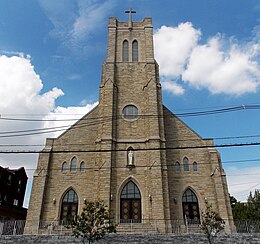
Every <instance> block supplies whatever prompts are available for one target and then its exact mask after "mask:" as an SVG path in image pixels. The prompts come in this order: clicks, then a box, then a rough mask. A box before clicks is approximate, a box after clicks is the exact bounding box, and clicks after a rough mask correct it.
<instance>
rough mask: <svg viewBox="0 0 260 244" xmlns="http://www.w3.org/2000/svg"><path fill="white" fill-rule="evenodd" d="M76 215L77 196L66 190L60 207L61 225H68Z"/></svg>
mask: <svg viewBox="0 0 260 244" xmlns="http://www.w3.org/2000/svg"><path fill="white" fill-rule="evenodd" d="M77 214H78V195H77V193H76V192H75V191H74V190H73V189H70V190H68V191H67V192H66V193H65V195H64V197H63V199H62V205H61V214H60V220H61V224H68V223H69V222H70V221H71V220H73V219H75V218H76V216H77Z"/></svg>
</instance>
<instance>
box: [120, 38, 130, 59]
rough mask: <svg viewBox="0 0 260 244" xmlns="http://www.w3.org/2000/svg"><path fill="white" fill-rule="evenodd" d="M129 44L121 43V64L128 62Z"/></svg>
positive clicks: (126, 42)
mask: <svg viewBox="0 0 260 244" xmlns="http://www.w3.org/2000/svg"><path fill="white" fill-rule="evenodd" d="M128 53H129V44H128V41H127V40H124V41H123V50H122V60H123V62H128V61H129V55H128Z"/></svg>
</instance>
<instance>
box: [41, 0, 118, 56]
mask: <svg viewBox="0 0 260 244" xmlns="http://www.w3.org/2000/svg"><path fill="white" fill-rule="evenodd" d="M39 3H40V4H41V7H42V9H43V10H44V12H45V14H46V16H47V17H48V19H49V20H50V21H51V23H52V25H53V29H52V30H51V31H50V36H52V37H54V38H58V39H59V40H60V41H61V46H62V47H66V48H68V49H70V50H72V51H73V52H75V53H76V54H77V55H80V54H81V55H85V54H86V51H88V50H89V49H87V41H88V39H89V38H90V37H91V36H92V35H94V34H95V33H96V30H97V29H98V28H100V29H101V30H102V29H103V28H104V26H105V23H107V17H108V12H109V11H110V10H111V9H112V8H113V7H114V5H115V1H114V0H108V1H104V2H100V1H98V0H88V1H86V0H75V1H70V0H67V1H53V0H39Z"/></svg>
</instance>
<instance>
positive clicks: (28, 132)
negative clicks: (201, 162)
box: [0, 105, 260, 139]
mask: <svg viewBox="0 0 260 244" xmlns="http://www.w3.org/2000/svg"><path fill="white" fill-rule="evenodd" d="M241 109H243V110H244V109H260V105H241V106H235V107H229V108H223V109H215V110H208V111H200V112H192V113H182V114H175V116H178V117H181V116H183V117H188V116H201V115H209V114H217V113H222V112H231V111H237V110H241ZM139 116H140V117H150V118H153V117H154V118H160V117H164V118H165V117H166V116H165V115H164V116H158V115H149V114H147V115H139ZM169 116H172V115H169ZM116 119H122V116H119V117H116V116H104V117H99V118H95V117H89V118H84V117H83V118H81V119H62V120H58V119H52V120H51V119H46V120H45V119H26V118H7V117H0V120H15V121H27V122H36V121H37V122H40V121H41V122H44V121H45V122H46V121H52V122H53V121H56V122H57V121H61V122H65V121H66V122H71V121H81V124H78V125H77V124H74V125H73V126H72V125H62V126H54V127H47V128H36V129H29V130H17V131H2V132H0V138H10V137H22V136H32V135H39V134H46V133H55V132H62V131H65V130H66V129H68V128H70V127H71V128H70V129H76V128H80V127H85V126H92V125H97V124H100V123H103V124H105V123H110V122H112V121H113V120H116ZM84 120H88V121H87V122H86V123H85V122H84ZM82 121H83V122H82ZM259 136H260V135H254V136H252V137H259ZM237 138H239V137H237ZM240 138H242V137H240ZM215 139H223V138H221V137H219V138H215ZM228 139H234V138H232V137H230V138H228Z"/></svg>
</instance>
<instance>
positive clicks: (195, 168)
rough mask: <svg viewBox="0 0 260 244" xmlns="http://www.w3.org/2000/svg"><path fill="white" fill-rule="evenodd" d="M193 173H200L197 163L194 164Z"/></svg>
mask: <svg viewBox="0 0 260 244" xmlns="http://www.w3.org/2000/svg"><path fill="white" fill-rule="evenodd" d="M193 171H194V172H197V171H198V163H197V162H193Z"/></svg>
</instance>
